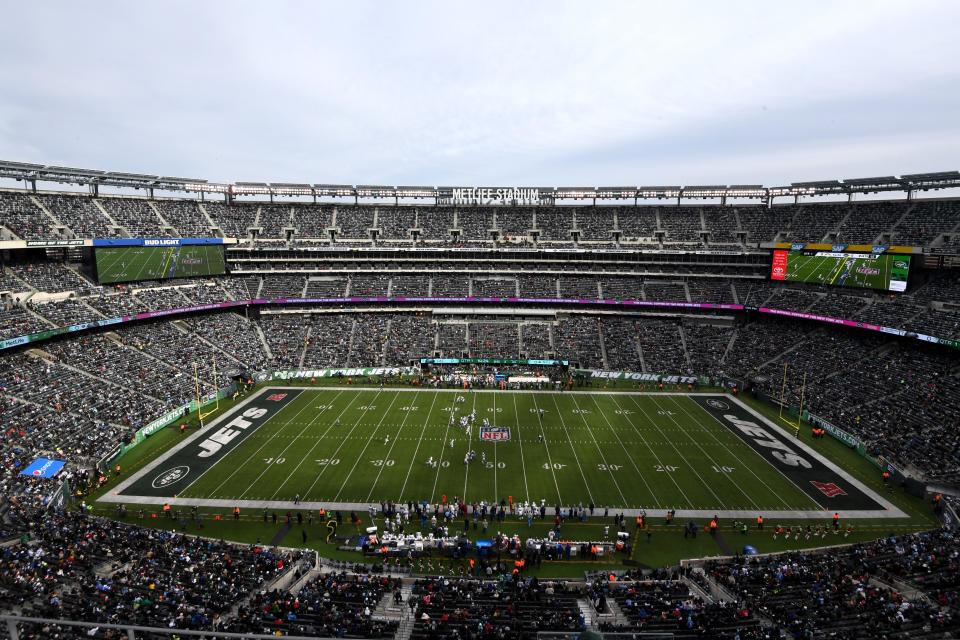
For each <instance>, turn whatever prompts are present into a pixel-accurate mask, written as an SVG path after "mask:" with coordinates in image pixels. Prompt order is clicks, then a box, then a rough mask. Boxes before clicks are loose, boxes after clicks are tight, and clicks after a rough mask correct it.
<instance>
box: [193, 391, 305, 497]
mask: <svg viewBox="0 0 960 640" xmlns="http://www.w3.org/2000/svg"><path fill="white" fill-rule="evenodd" d="M302 397H305V396H303V395H300V396H297V400H299V399H300V398H302ZM292 402H296V400H294V401H292ZM309 408H310V402H309V400H308V401H307V403H306V404H305V405H303V407H301V408H300V410H299V411H297V412H296V413H295V414H293V419H292V420H288V421H287V423H286V424H285V425H283V426H282V427H281V428H280V431H283V430H284V429H285V428H286V427H289V426H290V425H291V424H294V422H295V421H296V419H297V418H298V417H299V416H300V414H301V413H303V412H304V411H306V410H307V409H309ZM282 411H283V409H281V410H280V411H278V412H277V413H275V414H273V415H272V416H271V417H270V419H269V420H267V422H269V421H270V420H272V419H273V418H275V417H276V416H277V414H279V413H281V412H282ZM264 424H266V422H265V423H264ZM260 426H261V427H262V426H263V425H260ZM257 431H259V429H257ZM251 435H253V434H251ZM248 439H249V436H248ZM244 442H246V440H244ZM271 442H272V438H267V439H265V440H264V441H263V444H261V445H260V446H259V447H257V450H256V451H254V452H253V453H251V454H250V455H249V456H248V457H247V459H246V460H244V461H243V462H242V463H241V464H238V465H236V466H234V468H233V471H231V472H230V473H229V474H228V475H227V477H225V478H224V479H223V481H222V482H221V483H220V484H218V485H217V486H216V487H215V488H214V489H213V491H211V492H210V495H217V492H218V491H220V489H221V488H222V487H223V485H225V484H227V482H229V481H230V479H231V478H232V477H233V476H235V475H236V474H237V472H238V471H240V470H241V469H243V468H244V467H245V466H246V465H247V463H248V462H250V461H251V460H253V459H254V458H255V457H256V456H257V454H258V453H260V451H261V450H263V448H264V447H265V446H267V445H268V444H270V443H271ZM242 444H243V443H241V445H242ZM239 446H240V445H238V447H239ZM230 453H234V451H233V450H231V451H230ZM229 457H230V455H229V454H226V455H222V456H220V458H219V459H218V460H217V461H216V462H214V463H213V464H212V465H211V466H210V469H213V468H214V467H216V466H217V465H218V464H220V463H221V462H222V461H223V460H225V459H226V458H229ZM210 469H207V470H206V471H204V472H203V473H202V474H200V477H199V478H197V479H196V480H194V481H193V482H192V483H191V484H194V483H196V482H199V481H200V478H202V477H203V476H205V475H206V474H208V473H210ZM187 489H189V487H187ZM187 489H184V491H186V490H187ZM240 495H243V494H242V493H241V494H240Z"/></svg>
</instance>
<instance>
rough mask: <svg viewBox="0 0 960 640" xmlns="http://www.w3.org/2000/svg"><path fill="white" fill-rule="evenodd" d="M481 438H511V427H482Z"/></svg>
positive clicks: (498, 439) (499, 439)
mask: <svg viewBox="0 0 960 640" xmlns="http://www.w3.org/2000/svg"><path fill="white" fill-rule="evenodd" d="M480 439H481V440H494V441H498V442H500V441H503V440H509V439H510V427H480Z"/></svg>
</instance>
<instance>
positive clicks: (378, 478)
mask: <svg viewBox="0 0 960 640" xmlns="http://www.w3.org/2000/svg"><path fill="white" fill-rule="evenodd" d="M398 397H399V394H398ZM436 401H437V394H436V393H435V394H433V401H432V402H431V403H430V409H428V410H427V417H429V416H430V412H431V411H433V403H434V402H436ZM411 413H413V411H404V416H403V420H401V421H400V428H399V429H397V433H396V434H394V436H393V441H392V442H391V443H390V448H389V449H387V454H386V456H385V458H390V454H391V453H393V448H394V447H395V446H397V441H399V440H400V433H401V432H402V431H403V427H404V425H405V424H407V418H409V417H410V414H411ZM418 444H419V443H418ZM416 457H417V455H416V451H414V455H413V459H414V460H415V459H416ZM410 466H411V467H412V466H413V461H412V460H411V464H410ZM386 468H387V467H386V465H380V471H377V477H376V478H374V479H373V484H371V485H370V493H368V494H367V502H369V501H370V498H371V497H373V490H374V489H375V488H376V486H377V483H378V482H380V476H381V475H383V470H384V469H386Z"/></svg>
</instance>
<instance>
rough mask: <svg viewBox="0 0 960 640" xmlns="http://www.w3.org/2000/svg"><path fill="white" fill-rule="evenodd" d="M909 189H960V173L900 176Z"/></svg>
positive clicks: (947, 172) (948, 172) (946, 172)
mask: <svg viewBox="0 0 960 640" xmlns="http://www.w3.org/2000/svg"><path fill="white" fill-rule="evenodd" d="M900 179H901V180H903V182H904V184H905V188H907V189H923V190H928V189H950V188H955V187H960V172H958V171H938V172H936V173H911V174H906V175H903V176H900Z"/></svg>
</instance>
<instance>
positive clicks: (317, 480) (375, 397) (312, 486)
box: [303, 391, 396, 497]
mask: <svg viewBox="0 0 960 640" xmlns="http://www.w3.org/2000/svg"><path fill="white" fill-rule="evenodd" d="M381 393H383V391H377V394H376V395H375V396H373V400H371V401H370V402H369V403H367V404H366V405H364V406H365V407H366V409H364V410H363V413H361V414H360V420H357V421H356V422H354V423H353V426H352V427H350V431H349V432H347V435H346V436H344V437H343V438H342V439H341V440H340V444H339V445H338V446H337V449H336V450H335V451H334V452H333V453H331V454H330V458H336V457H337V454H338V453H340V449H342V448H343V445H345V444H346V443H347V441H348V440H349V439H350V436H351V434H353V432H354V431H356V429H357V427H358V426H360V422H361V421H362V420H363V418H364V417H365V416H366V415H367V412H368V411H370V407H372V406H375V405H374V404H373V403H374V402H376V401H377V398H379V397H380V394H381ZM394 399H396V396H395V397H394ZM329 468H330V465H326V466H324V467H323V469H320V473H318V474H317V477H316V478H314V479H313V482H312V483H310V488H308V489H307V490H306V491H304V492H303V496H304V497H307V496H309V495H310V492H311V491H313V488H314V487H315V486H317V483H318V482H320V478H321V477H323V474H324V473H325V472H326V471H327V469H329Z"/></svg>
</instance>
